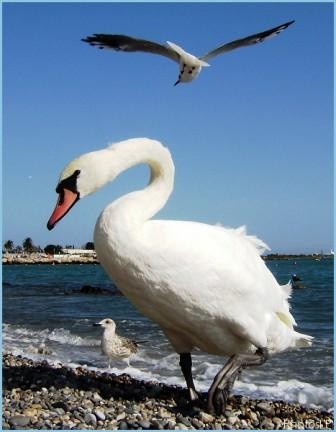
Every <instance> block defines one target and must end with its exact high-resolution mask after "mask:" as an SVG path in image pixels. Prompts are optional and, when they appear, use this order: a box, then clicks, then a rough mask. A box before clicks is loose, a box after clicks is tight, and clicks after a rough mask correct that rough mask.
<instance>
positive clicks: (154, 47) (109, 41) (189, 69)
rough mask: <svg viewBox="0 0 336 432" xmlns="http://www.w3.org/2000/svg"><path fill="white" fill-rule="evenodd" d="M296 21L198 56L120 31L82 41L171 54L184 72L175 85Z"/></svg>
mask: <svg viewBox="0 0 336 432" xmlns="http://www.w3.org/2000/svg"><path fill="white" fill-rule="evenodd" d="M293 23H294V20H293V21H289V22H287V23H285V24H281V25H279V26H277V27H274V28H272V29H270V30H265V31H263V32H261V33H256V34H253V35H251V36H247V37H245V38H242V39H237V40H234V41H231V42H228V43H226V44H223V45H220V46H219V47H217V48H215V49H214V50H212V51H210V52H208V53H207V54H205V55H203V56H201V57H195V56H194V55H192V54H190V53H188V52H186V51H184V49H183V48H181V47H180V46H178V45H176V44H174V43H172V42H169V41H167V44H168V46H167V45H161V44H159V43H157V42H152V41H148V40H145V39H136V38H133V37H130V36H125V35H118V34H114V35H111V34H104V33H95V34H94V35H93V36H88V37H86V38H85V39H82V41H84V42H87V43H89V44H90V45H92V46H97V47H98V48H100V49H103V48H110V49H114V50H116V51H125V52H135V51H142V52H147V53H152V54H159V55H162V56H165V57H168V58H170V59H171V60H173V61H175V62H176V63H179V66H180V73H179V76H178V80H177V81H176V82H175V84H174V85H176V84H178V83H180V82H182V83H187V82H190V81H192V80H193V79H195V78H196V77H197V76H198V75H199V73H200V72H201V69H202V67H204V66H210V65H209V63H207V61H208V60H210V59H211V58H212V57H215V56H217V55H219V54H223V53H225V52H228V51H232V50H234V49H236V48H240V47H244V46H249V45H255V44H257V43H260V42H263V41H264V40H266V39H270V38H271V37H273V36H276V35H277V34H279V33H280V32H281V31H282V30H285V29H286V28H287V27H288V26H290V25H291V24H293Z"/></svg>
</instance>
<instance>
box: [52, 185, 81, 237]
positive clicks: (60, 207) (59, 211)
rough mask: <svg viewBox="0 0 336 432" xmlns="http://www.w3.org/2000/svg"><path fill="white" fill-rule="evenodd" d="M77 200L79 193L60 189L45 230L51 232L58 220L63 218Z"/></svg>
mask: <svg viewBox="0 0 336 432" xmlns="http://www.w3.org/2000/svg"><path fill="white" fill-rule="evenodd" d="M78 200H79V193H74V192H72V191H71V190H69V189H65V188H64V189H62V190H61V191H60V193H59V196H58V201H57V204H56V207H55V209H54V211H53V212H52V215H51V216H50V218H49V220H48V223H47V228H48V230H52V229H53V228H54V226H55V225H56V224H57V222H58V221H59V220H61V219H62V217H63V216H65V215H66V214H67V213H68V211H69V210H70V209H71V207H72V206H74V205H75V203H76V202H77V201H78Z"/></svg>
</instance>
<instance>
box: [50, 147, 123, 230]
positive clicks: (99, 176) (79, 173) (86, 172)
mask: <svg viewBox="0 0 336 432" xmlns="http://www.w3.org/2000/svg"><path fill="white" fill-rule="evenodd" d="M111 151H113V150H112V149H111V147H108V148H107V149H104V150H98V151H94V152H90V153H85V154H83V155H82V156H79V157H78V158H76V159H74V160H73V161H71V162H70V163H69V164H68V165H67V166H66V167H65V168H64V169H63V171H62V173H61V175H60V177H59V181H58V184H57V186H56V192H57V194H58V201H57V204H56V207H55V209H54V211H53V213H52V215H51V216H50V218H49V221H48V224H47V227H48V229H49V230H51V229H53V228H54V226H55V225H56V223H57V222H58V221H60V220H61V219H62V218H63V217H64V216H65V215H66V214H67V213H68V212H69V211H70V210H71V208H72V207H73V206H74V205H75V204H76V203H77V201H79V199H80V198H83V197H85V196H86V195H89V194H91V193H93V192H95V191H96V190H97V189H99V188H101V187H102V186H103V185H104V184H105V183H106V182H107V181H109V180H113V178H114V177H115V175H114V173H113V171H114V170H113V163H109V164H108V165H107V162H106V161H107V156H108V155H109V154H110V153H108V152H111Z"/></svg>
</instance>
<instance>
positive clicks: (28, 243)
mask: <svg viewBox="0 0 336 432" xmlns="http://www.w3.org/2000/svg"><path fill="white" fill-rule="evenodd" d="M22 246H23V250H24V251H25V252H28V253H31V252H33V251H34V249H35V247H34V244H33V240H32V239H31V238H30V237H27V238H26V239H24V240H23V242H22Z"/></svg>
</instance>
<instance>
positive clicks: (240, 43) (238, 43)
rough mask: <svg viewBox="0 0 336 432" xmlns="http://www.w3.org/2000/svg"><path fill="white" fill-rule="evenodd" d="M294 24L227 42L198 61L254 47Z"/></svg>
mask: <svg viewBox="0 0 336 432" xmlns="http://www.w3.org/2000/svg"><path fill="white" fill-rule="evenodd" d="M294 22H295V21H294V20H293V21H289V22H287V23H285V24H281V25H279V26H278V27H274V28H272V29H270V30H266V31H263V32H261V33H256V34H254V35H251V36H247V37H245V38H242V39H237V40H234V41H232V42H229V43H226V44H224V45H221V46H219V47H218V48H216V49H214V50H212V51H210V52H208V53H207V54H205V55H204V56H202V57H200V60H203V61H208V60H209V59H211V58H212V57H215V56H216V55H218V54H222V53H225V52H228V51H231V50H234V49H236V48H240V47H244V46H249V45H254V44H257V43H260V42H263V41H264V40H266V39H270V38H272V37H273V36H276V35H277V34H279V33H280V32H281V31H282V30H285V29H286V28H287V27H288V26H290V25H291V24H293V23H294Z"/></svg>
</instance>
